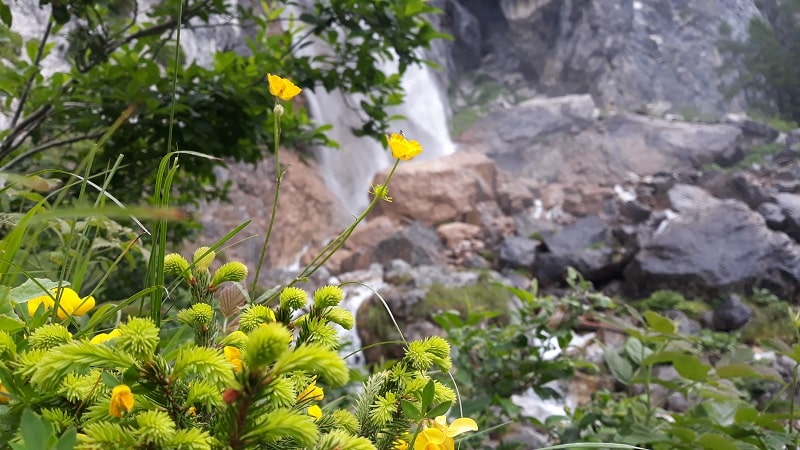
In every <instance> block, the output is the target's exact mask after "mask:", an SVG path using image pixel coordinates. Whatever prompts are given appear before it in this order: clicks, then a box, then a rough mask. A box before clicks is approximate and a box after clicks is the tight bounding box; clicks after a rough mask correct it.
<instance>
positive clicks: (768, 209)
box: [757, 203, 787, 231]
mask: <svg viewBox="0 0 800 450" xmlns="http://www.w3.org/2000/svg"><path fill="white" fill-rule="evenodd" d="M757 211H758V213H759V214H761V217H763V218H764V221H766V223H767V226H768V227H769V229H770V230H775V231H785V230H786V225H787V224H786V216H785V215H784V214H783V210H782V209H781V207H780V206H778V205H776V204H775V203H762V204H761V205H759V206H758V210H757Z"/></svg>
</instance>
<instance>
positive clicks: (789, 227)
mask: <svg viewBox="0 0 800 450" xmlns="http://www.w3.org/2000/svg"><path fill="white" fill-rule="evenodd" d="M775 203H776V204H777V205H778V206H779V207H780V208H781V212H782V213H783V215H784V217H785V218H786V230H785V231H786V234H788V235H789V236H791V237H792V239H794V240H795V241H796V242H800V195H797V194H790V193H786V192H781V193H778V194H776V195H775Z"/></svg>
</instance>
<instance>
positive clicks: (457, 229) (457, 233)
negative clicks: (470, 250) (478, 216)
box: [436, 222, 481, 248]
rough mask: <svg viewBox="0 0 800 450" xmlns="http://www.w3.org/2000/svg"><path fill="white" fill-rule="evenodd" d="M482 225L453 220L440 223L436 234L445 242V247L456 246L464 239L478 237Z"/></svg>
mask: <svg viewBox="0 0 800 450" xmlns="http://www.w3.org/2000/svg"><path fill="white" fill-rule="evenodd" d="M480 233H481V227H479V226H477V225H472V224H469V223H464V222H451V223H445V224H442V225H439V226H438V227H437V228H436V235H438V236H439V239H441V240H442V242H444V245H445V247H447V248H451V247H455V246H456V245H458V244H459V243H461V242H463V241H469V240H473V239H478V238H479V236H480Z"/></svg>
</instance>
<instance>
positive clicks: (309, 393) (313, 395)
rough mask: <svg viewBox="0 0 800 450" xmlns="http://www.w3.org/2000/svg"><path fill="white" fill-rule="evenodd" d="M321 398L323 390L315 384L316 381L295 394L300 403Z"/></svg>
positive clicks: (323, 393)
mask: <svg viewBox="0 0 800 450" xmlns="http://www.w3.org/2000/svg"><path fill="white" fill-rule="evenodd" d="M323 398H325V392H323V390H322V388H321V387H318V386H317V383H316V382H312V383H311V384H309V385H308V387H307V388H305V390H304V391H303V392H301V393H300V394H299V395H298V396H297V399H296V400H297V401H298V402H301V403H302V402H307V401H311V400H315V401H320V400H322V399H323Z"/></svg>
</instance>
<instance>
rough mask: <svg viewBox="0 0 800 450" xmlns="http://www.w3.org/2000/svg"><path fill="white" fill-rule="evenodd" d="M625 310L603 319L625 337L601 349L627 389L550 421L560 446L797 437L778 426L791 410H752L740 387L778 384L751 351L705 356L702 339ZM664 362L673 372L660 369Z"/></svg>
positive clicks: (692, 444) (765, 443)
mask: <svg viewBox="0 0 800 450" xmlns="http://www.w3.org/2000/svg"><path fill="white" fill-rule="evenodd" d="M629 312H630V313H631V314H632V316H631V322H627V321H624V320H622V319H611V318H609V320H610V321H611V323H612V324H613V325H614V326H615V327H617V328H619V329H622V330H626V333H627V335H628V336H627V339H626V340H625V342H624V344H623V345H622V346H621V348H614V349H611V348H609V349H607V350H606V352H605V362H606V366H607V368H608V370H609V372H610V373H611V374H612V375H613V376H614V378H615V379H616V380H617V381H618V382H619V383H621V384H623V385H625V386H626V392H625V393H614V392H608V391H600V392H597V393H595V394H594V396H593V399H592V403H591V404H590V405H586V406H581V407H578V408H576V409H575V410H573V411H571V412H569V414H568V416H563V417H551V418H550V419H548V425H549V426H551V427H554V428H553V429H557V430H559V434H560V437H561V442H562V443H564V444H567V443H571V442H587V441H588V442H609V441H610V442H616V443H622V444H629V445H636V446H642V447H646V448H652V449H654V450H660V449H664V450H667V449H709V450H711V449H714V450H716V449H722V448H730V449H742V448H747V449H764V450H767V449H775V448H784V446H786V445H788V446H791V445H796V444H797V442H798V437H797V435H796V434H795V433H794V432H793V431H791V429H787V428H786V427H785V426H784V424H783V421H784V420H794V418H795V417H796V413H794V412H793V408H790V409H788V410H787V411H785V412H783V411H782V412H778V413H776V412H774V411H766V410H763V409H758V408H756V407H754V406H753V404H752V402H751V400H750V394H749V393H748V392H747V391H746V390H744V389H743V388H742V387H743V386H746V385H748V384H750V383H752V382H754V381H762V382H770V383H781V384H783V383H784V382H783V380H782V379H781V378H780V377H779V376H777V374H775V373H774V372H771V371H770V370H769V369H768V368H767V366H766V365H763V364H759V363H757V362H756V361H754V359H753V355H752V352H750V351H749V350H744V349H741V348H739V347H738V346H733V345H732V346H730V347H729V349H728V351H724V352H720V351H719V349H717V350H718V352H717V354H716V358H715V359H713V360H710V359H709V358H708V357H707V355H705V353H704V351H705V350H706V349H705V348H704V347H706V344H705V342H704V341H705V338H704V337H702V336H701V337H693V336H684V335H680V334H677V333H676V332H675V328H674V326H673V325H672V324H670V322H669V320H667V319H666V318H664V317H662V316H660V315H658V314H657V313H654V312H649V313H645V314H644V315H639V314H637V313H635V312H634V311H632V310H630V311H629ZM634 323H640V324H642V327H641V328H639V327H637V326H634V325H633V324H634ZM781 353H782V354H784V355H785V356H788V357H789V358H791V359H793V360H794V361H795V364H797V363H798V362H800V359H798V356H800V353H797V352H795V351H793V350H792V349H790V348H789V347H786V346H784V351H782V352H781ZM665 367H670V368H672V369H674V372H670V371H665V370H661V369H664V368H665ZM670 373H672V375H670ZM787 387H788V386H787ZM670 393H677V394H680V395H681V396H682V397H683V398H684V399H686V402H687V405H688V406H687V408H686V410H685V411H674V410H672V411H670V410H666V409H665V401H666V399H667V398H668V396H669V394H670Z"/></svg>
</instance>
